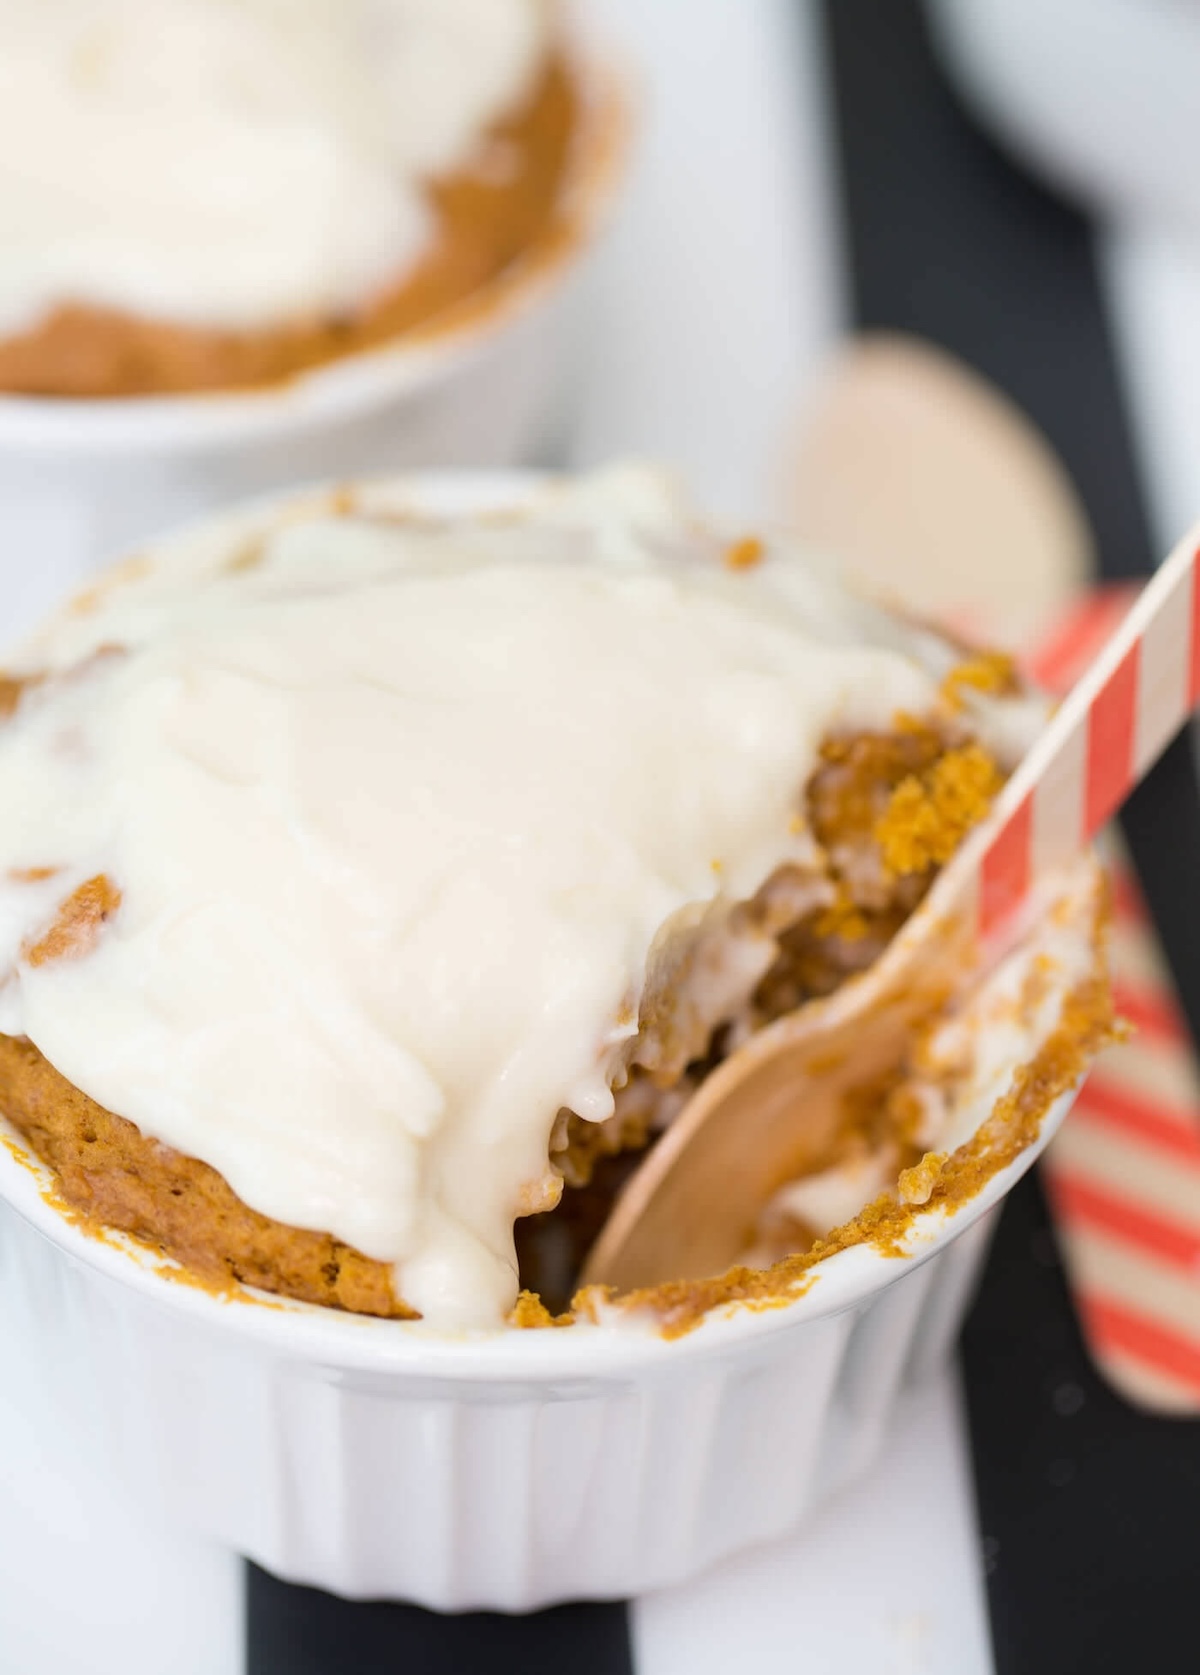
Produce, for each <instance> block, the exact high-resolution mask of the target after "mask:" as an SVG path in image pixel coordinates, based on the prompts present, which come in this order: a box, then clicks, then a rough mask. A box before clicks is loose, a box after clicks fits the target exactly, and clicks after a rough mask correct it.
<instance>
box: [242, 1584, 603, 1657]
mask: <svg viewBox="0 0 1200 1675" xmlns="http://www.w3.org/2000/svg"><path fill="white" fill-rule="evenodd" d="M246 1573H247V1574H246V1637H247V1638H246V1645H247V1661H246V1675H476V1672H477V1671H478V1672H479V1675H632V1672H633V1657H632V1652H631V1650H630V1643H629V1626H628V1616H627V1613H626V1610H625V1607H624V1606H623V1605H559V1606H556V1607H555V1608H554V1609H553V1610H551V1611H539V1612H536V1613H534V1614H532V1615H530V1616H527V1617H508V1616H501V1615H499V1614H493V1613H492V1612H488V1611H473V1612H468V1613H465V1614H463V1615H462V1616H457V1617H449V1616H439V1615H437V1614H436V1613H435V1612H432V1611H423V1610H421V1608H420V1607H419V1606H416V1605H398V1604H394V1603H392V1602H383V1603H378V1604H375V1603H369V1604H362V1603H352V1602H350V1601H348V1600H344V1599H338V1598H337V1597H336V1596H335V1595H333V1594H326V1593H322V1592H320V1590H319V1589H317V1588H298V1587H294V1586H292V1585H290V1584H288V1583H286V1582H280V1581H277V1580H276V1578H275V1577H273V1576H269V1575H268V1574H267V1573H266V1571H264V1570H260V1569H259V1568H258V1566H257V1565H247V1567H246Z"/></svg>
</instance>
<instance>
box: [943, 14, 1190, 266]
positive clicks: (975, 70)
mask: <svg viewBox="0 0 1200 1675" xmlns="http://www.w3.org/2000/svg"><path fill="white" fill-rule="evenodd" d="M926 7H927V10H928V12H929V18H930V23H931V25H932V28H933V31H934V36H935V40H936V42H937V45H938V47H939V50H940V51H941V53H942V56H943V58H944V59H945V62H946V66H947V68H948V69H949V70H950V72H951V74H952V75H953V77H954V79H955V81H956V83H957V85H958V87H959V88H960V90H961V91H962V93H963V95H964V96H965V98H966V99H967V100H968V101H969V102H970V104H971V105H972V106H973V108H974V109H975V110H976V111H977V112H978V114H979V115H980V116H981V117H982V118H983V119H984V120H985V121H986V122H987V123H988V125H989V126H990V127H991V128H993V129H994V130H995V132H996V133H997V135H998V136H999V137H1000V138H1001V139H1002V140H1003V141H1004V143H1005V144H1006V145H1007V146H1009V147H1010V148H1011V150H1013V151H1014V152H1015V153H1016V154H1017V156H1019V157H1021V158H1023V159H1024V160H1026V161H1027V162H1030V163H1032V164H1033V165H1034V166H1035V167H1036V168H1038V169H1040V170H1041V171H1042V172H1044V173H1045V174H1046V175H1047V176H1049V178H1050V179H1051V180H1053V181H1054V182H1055V183H1056V184H1058V185H1061V186H1065V187H1067V188H1068V189H1069V190H1071V191H1074V192H1079V193H1081V194H1083V196H1085V197H1086V198H1087V199H1088V200H1089V201H1091V202H1092V203H1094V204H1096V205H1097V206H1098V207H1099V208H1101V209H1102V210H1105V211H1108V212H1112V211H1114V210H1115V211H1116V212H1118V213H1121V214H1126V215H1133V216H1135V217H1138V218H1141V219H1144V218H1146V217H1150V218H1152V219H1157V220H1161V221H1164V222H1166V224H1167V225H1178V226H1181V227H1182V228H1183V229H1184V230H1185V231H1188V232H1190V234H1191V235H1192V236H1193V237H1194V236H1195V235H1196V233H1197V232H1200V181H1198V179H1197V173H1196V169H1195V167H1194V166H1193V164H1192V162H1191V159H1194V158H1195V157H1196V155H1197V151H1198V149H1200V103H1198V102H1197V99H1196V66H1197V63H1198V62H1200V8H1197V7H1196V5H1195V4H1194V3H1193V0H926Z"/></svg>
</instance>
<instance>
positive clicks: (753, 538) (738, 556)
mask: <svg viewBox="0 0 1200 1675" xmlns="http://www.w3.org/2000/svg"><path fill="white" fill-rule="evenodd" d="M764 552H765V548H764V547H763V544H762V542H761V541H760V540H759V538H758V536H757V535H743V536H742V538H741V540H740V541H732V542H731V543H730V544H729V546H727V547H726V549H725V562H726V564H727V565H728V566H729V568H730V569H731V570H752V569H753V568H754V566H755V565H756V564H761V563H762V559H763V554H764Z"/></svg>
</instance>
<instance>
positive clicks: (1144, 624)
mask: <svg viewBox="0 0 1200 1675" xmlns="http://www.w3.org/2000/svg"><path fill="white" fill-rule="evenodd" d="M1198 564H1200V526H1197V528H1195V529H1193V530H1192V531H1191V532H1190V534H1188V535H1187V536H1186V537H1185V539H1184V540H1183V541H1181V542H1180V544H1179V545H1178V546H1177V547H1176V548H1175V550H1174V552H1173V553H1172V554H1171V556H1170V558H1168V559H1167V561H1166V563H1165V564H1164V565H1163V566H1162V567H1161V568H1160V569H1159V570H1158V571H1157V572H1156V574H1155V575H1154V576H1153V577H1152V578H1151V579H1150V581H1149V582H1147V584H1146V586H1145V587H1144V588H1143V589H1142V592H1141V593H1140V594H1139V596H1138V598H1137V600H1136V602H1135V603H1134V604H1133V606H1132V607H1131V609H1130V611H1129V613H1128V615H1127V616H1126V617H1125V619H1124V621H1123V622H1122V623H1121V625H1120V627H1119V628H1118V629H1117V630H1116V632H1115V633H1114V634H1113V636H1112V638H1111V639H1110V640H1109V641H1108V643H1107V645H1106V646H1105V647H1104V649H1103V651H1102V652H1101V653H1100V655H1099V656H1098V657H1097V658H1096V660H1095V661H1094V662H1093V663H1092V664H1091V665H1090V667H1089V668H1088V669H1087V671H1086V672H1085V673H1084V674H1083V676H1082V677H1081V678H1080V680H1079V681H1078V682H1077V683H1076V685H1075V687H1074V689H1073V690H1072V691H1071V693H1070V695H1069V696H1068V697H1067V698H1066V699H1065V700H1064V702H1063V703H1062V705H1061V706H1060V708H1059V709H1058V711H1057V712H1056V714H1055V715H1054V717H1053V719H1052V720H1051V722H1050V724H1049V726H1048V727H1047V728H1046V730H1045V732H1044V733H1043V734H1042V735H1041V737H1040V738H1039V739H1038V740H1037V742H1036V744H1035V745H1034V747H1033V749H1032V750H1031V751H1030V752H1029V754H1028V756H1027V757H1026V758H1025V760H1024V761H1023V762H1022V763H1021V764H1020V766H1019V767H1018V768H1017V770H1016V772H1015V773H1014V774H1013V776H1012V778H1011V779H1010V780H1009V782H1008V784H1007V785H1006V786H1005V787H1004V790H1003V791H1002V792H1001V794H1000V796H999V797H998V798H997V800H996V806H995V808H994V809H993V810H992V813H991V815H990V816H989V817H988V819H987V820H986V821H985V822H984V823H983V825H982V826H981V827H979V828H978V830H977V831H976V832H974V833H973V834H972V836H971V838H970V839H969V840H968V841H967V843H965V844H964V845H963V847H962V849H961V850H960V851H959V853H958V855H957V856H956V857H955V858H954V860H953V861H951V862H950V864H949V865H948V866H947V867H946V868H945V869H944V871H943V873H942V875H941V878H940V879H939V880H938V885H937V888H936V889H935V891H934V892H933V894H932V895H931V897H930V906H931V907H935V908H936V907H938V906H940V905H948V904H951V903H953V902H957V901H961V900H962V899H963V896H964V894H965V893H966V892H967V891H968V890H973V891H974V895H975V902H976V911H977V914H978V926H979V931H980V933H981V934H982V935H985V936H986V935H987V934H988V933H989V932H990V931H992V930H994V929H995V928H996V927H997V926H998V925H999V924H1001V923H1002V922H1003V921H1004V920H1005V919H1006V918H1007V917H1008V915H1009V914H1010V913H1011V912H1012V911H1013V910H1014V909H1015V908H1016V907H1017V906H1018V905H1019V904H1020V903H1021V901H1022V900H1023V899H1024V898H1025V896H1026V894H1027V893H1028V891H1029V889H1030V887H1031V886H1032V885H1033V883H1034V882H1035V881H1036V879H1037V878H1038V877H1040V876H1041V875H1042V874H1043V873H1045V872H1047V871H1049V870H1050V869H1051V868H1053V867H1055V866H1057V865H1060V864H1062V863H1063V862H1067V861H1070V860H1072V859H1073V858H1074V857H1075V856H1077V855H1079V854H1081V853H1082V851H1083V850H1084V848H1085V847H1086V845H1087V844H1088V843H1089V842H1090V841H1091V839H1092V838H1094V837H1095V835H1096V833H1097V832H1098V831H1099V830H1100V828H1101V826H1103V825H1104V824H1105V822H1106V821H1107V820H1108V819H1109V818H1110V817H1111V816H1112V815H1113V814H1115V813H1116V811H1117V809H1118V808H1119V807H1120V806H1121V804H1122V803H1123V802H1124V800H1125V798H1126V797H1127V796H1128V794H1129V792H1130V791H1131V790H1132V789H1133V787H1134V786H1135V785H1136V784H1137V783H1138V781H1139V780H1140V779H1141V778H1142V777H1143V775H1144V774H1145V773H1146V772H1147V770H1148V769H1149V768H1150V767H1151V766H1152V765H1153V764H1154V762H1155V761H1156V760H1157V758H1158V756H1159V754H1160V752H1161V751H1162V750H1163V749H1164V747H1165V746H1166V745H1167V744H1168V743H1169V742H1170V741H1171V739H1172V738H1173V737H1174V735H1175V734H1176V733H1177V732H1178V730H1179V728H1180V726H1181V725H1182V724H1183V722H1184V721H1185V720H1186V719H1187V717H1188V716H1189V715H1190V714H1191V712H1192V710H1193V709H1195V708H1196V706H1197V703H1198V702H1200V580H1198V578H1197V567H1198ZM935 898H936V899H935Z"/></svg>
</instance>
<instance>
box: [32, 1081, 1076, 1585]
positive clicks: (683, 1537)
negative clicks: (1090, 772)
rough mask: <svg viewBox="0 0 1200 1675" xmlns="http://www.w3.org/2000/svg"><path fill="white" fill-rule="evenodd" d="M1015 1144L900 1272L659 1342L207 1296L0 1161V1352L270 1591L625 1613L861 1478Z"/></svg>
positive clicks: (951, 1308)
mask: <svg viewBox="0 0 1200 1675" xmlns="http://www.w3.org/2000/svg"><path fill="white" fill-rule="evenodd" d="M1069 1104H1070V1099H1069V1098H1064V1099H1061V1100H1060V1101H1059V1102H1058V1103H1057V1104H1056V1105H1055V1106H1054V1108H1053V1109H1052V1110H1051V1111H1050V1112H1049V1113H1048V1114H1047V1116H1046V1118H1045V1120H1044V1122H1043V1124H1042V1141H1044V1140H1046V1139H1048V1138H1049V1136H1050V1134H1051V1133H1052V1132H1053V1131H1054V1130H1055V1129H1056V1128H1057V1126H1058V1124H1059V1122H1060V1121H1061V1120H1062V1117H1063V1116H1064V1115H1065V1113H1066V1110H1067V1108H1068V1106H1069ZM10 1132H11V1131H10ZM1039 1148H1040V1143H1039V1146H1035V1147H1031V1148H1030V1149H1029V1150H1028V1151H1027V1152H1025V1153H1023V1154H1022V1155H1021V1156H1020V1157H1019V1158H1017V1159H1016V1160H1015V1162H1013V1163H1012V1164H1011V1165H1010V1166H1009V1167H1008V1168H1006V1169H1004V1170H1003V1171H1001V1172H1000V1173H998V1174H997V1175H995V1176H994V1177H993V1178H992V1179H991V1180H990V1181H988V1182H987V1184H986V1185H985V1186H984V1187H983V1188H982V1190H981V1191H980V1192H979V1194H978V1195H977V1196H976V1197H975V1198H973V1199H972V1200H970V1201H969V1202H968V1203H966V1204H964V1205H963V1206H962V1207H961V1208H960V1209H958V1210H957V1211H956V1212H955V1213H954V1214H953V1215H950V1216H941V1215H937V1214H931V1215H929V1216H927V1217H920V1218H918V1220H917V1223H916V1227H915V1229H914V1232H913V1234H912V1236H911V1237H910V1238H909V1240H908V1242H907V1253H906V1254H905V1255H904V1256H903V1257H896V1256H884V1255H882V1254H880V1252H879V1251H877V1250H875V1249H874V1248H872V1247H868V1246H856V1247H854V1248H852V1249H849V1250H846V1251H842V1252H841V1253H839V1254H838V1255H836V1256H834V1257H831V1258H829V1259H828V1260H827V1261H826V1262H824V1263H822V1264H821V1265H820V1267H819V1268H818V1269H817V1270H815V1273H816V1275H817V1277H816V1279H815V1281H814V1283H813V1285H812V1287H811V1289H810V1290H809V1291H808V1292H807V1293H806V1294H805V1295H804V1296H802V1297H799V1298H797V1299H796V1300H795V1301H794V1302H792V1303H790V1304H789V1305H787V1306H786V1307H784V1308H778V1309H773V1310H769V1311H767V1312H763V1313H752V1312H749V1311H748V1310H746V1309H735V1310H733V1311H731V1312H728V1313H726V1314H723V1315H717V1316H713V1317H711V1318H709V1319H706V1320H705V1321H704V1322H703V1324H701V1325H700V1326H698V1327H697V1328H696V1330H695V1331H693V1332H692V1333H690V1334H689V1335H688V1336H686V1337H683V1338H679V1339H676V1340H673V1341H665V1340H663V1339H662V1338H660V1337H659V1336H657V1335H656V1334H655V1333H653V1332H652V1331H651V1330H649V1329H647V1328H645V1327H641V1328H639V1327H638V1326H636V1325H635V1324H634V1323H632V1322H630V1321H623V1322H620V1323H616V1324H611V1325H603V1326H594V1325H582V1324H581V1325H577V1326H573V1327H570V1328H568V1329H566V1330H541V1331H525V1332H517V1331H506V1332H499V1333H496V1334H492V1335H490V1336H487V1335H484V1336H477V1337H472V1338H459V1339H455V1338H451V1337H446V1336H439V1335H437V1334H436V1333H433V1332H431V1331H429V1330H426V1329H424V1328H423V1327H421V1326H420V1325H419V1324H413V1323H403V1322H394V1321H379V1320H369V1319H365V1318H362V1317H357V1316H352V1315H343V1314H337V1313H335V1312H333V1311H331V1310H321V1309H317V1308H312V1307H309V1306H306V1305H302V1304H286V1305H281V1304H278V1303H270V1304H267V1303H259V1302H255V1301H242V1302H238V1301H222V1300H220V1299H219V1298H216V1297H214V1296H212V1295H210V1294H209V1293H207V1292H205V1291H203V1290H200V1289H198V1288H196V1287H193V1286H191V1285H189V1284H186V1283H183V1282H179V1281H172V1280H170V1279H169V1278H165V1277H164V1276H163V1273H162V1272H161V1271H158V1268H157V1265H156V1264H155V1262H154V1261H153V1259H152V1258H149V1257H147V1256H145V1255H144V1254H142V1253H140V1252H136V1251H133V1250H132V1249H131V1248H129V1247H125V1246H123V1245H122V1243H121V1242H120V1241H119V1240H114V1241H113V1242H112V1243H111V1244H110V1243H105V1242H101V1241H100V1240H98V1239H96V1238H95V1237H94V1236H93V1235H91V1234H89V1233H87V1232H84V1231H82V1230H80V1229H79V1228H77V1227H75V1226H72V1225H71V1224H70V1223H69V1222H68V1221H67V1220H65V1219H64V1218H63V1216H62V1215H61V1214H60V1212H59V1211H58V1210H57V1209H56V1208H55V1207H54V1206H53V1204H52V1203H50V1202H48V1201H47V1200H46V1198H45V1197H44V1196H43V1191H44V1188H45V1187H46V1185H47V1184H48V1182H47V1180H46V1177H45V1176H44V1174H43V1173H42V1171H41V1170H40V1169H39V1168H38V1167H36V1166H33V1167H31V1166H30V1165H29V1164H28V1163H27V1162H21V1161H18V1160H17V1159H16V1158H15V1157H14V1156H13V1155H11V1153H10V1152H9V1151H8V1150H6V1149H4V1148H0V1197H2V1199H3V1200H4V1202H3V1203H0V1286H2V1287H3V1290H4V1294H5V1296H4V1302H3V1313H4V1316H5V1335H6V1347H7V1351H8V1352H9V1353H13V1352H15V1353H18V1354H20V1355H22V1356H25V1357H29V1356H37V1357H40V1358H41V1359H42V1361H43V1362H44V1367H43V1381H44V1384H45V1387H46V1389H47V1391H48V1393H49V1399H50V1400H52V1401H53V1403H54V1404H55V1406H56V1408H57V1410H58V1414H59V1417H60V1422H61V1423H64V1424H69V1425H72V1426H74V1427H77V1428H78V1427H85V1428H86V1432H87V1435H88V1438H89V1440H90V1441H91V1442H92V1444H93V1446H94V1447H95V1449H96V1450H97V1451H98V1455H99V1457H100V1458H103V1459H106V1460H111V1461H112V1463H113V1465H114V1467H115V1469H116V1470H117V1471H118V1472H119V1473H120V1475H121V1478H122V1480H123V1481H124V1482H125V1483H127V1484H128V1485H129V1486H130V1488H131V1489H132V1490H133V1491H134V1492H135V1493H138V1494H140V1495H141V1496H143V1497H144V1498H145V1499H146V1500H147V1501H148V1502H149V1503H151V1504H154V1505H155V1506H156V1507H158V1508H161V1509H165V1510H166V1512H167V1514H168V1515H169V1516H171V1517H173V1518H176V1519H179V1520H181V1521H182V1522H184V1523H185V1524H187V1525H188V1526H191V1527H193V1528H195V1529H198V1530H201V1531H204V1532H207V1533H208V1534H210V1535H212V1536H215V1537H216V1538H218V1539H219V1540H221V1541H223V1542H225V1543H227V1544H228V1545H229V1546H230V1547H232V1548H234V1549H236V1550H237V1551H239V1552H241V1553H244V1554H247V1555H248V1556H249V1557H251V1558H253V1559H256V1560H257V1561H258V1562H259V1563H260V1564H263V1565H265V1566H266V1567H267V1568H268V1569H269V1570H272V1571H275V1572H276V1573H277V1574H279V1575H280V1576H283V1577H286V1578H287V1579H289V1580H291V1581H295V1582H307V1583H313V1584H316V1585H318V1586H320V1587H323V1588H330V1589H333V1590H335V1591H337V1592H339V1593H343V1594H347V1595H350V1596H353V1597H359V1598H370V1597H383V1596H387V1597H398V1598H403V1599H409V1600H415V1601H417V1602H419V1603H421V1604H423V1605H427V1606H433V1607H436V1608H438V1609H443V1610H460V1609H466V1608H472V1607H490V1608H495V1609H501V1610H511V1611H517V1610H526V1609H529V1608H532V1607H535V1606H541V1605H546V1604H549V1603H552V1602H554V1601H556V1600H564V1599H579V1598H604V1597H621V1596H628V1595H632V1594H637V1593H641V1592H643V1591H645V1590H647V1589H651V1588H657V1587H661V1586H663V1585H664V1584H667V1583H671V1582H678V1581H681V1580H682V1579H684V1578H686V1577H688V1576H691V1575H693V1574H695V1573H696V1572H698V1571H700V1570H702V1569H704V1568H705V1567H706V1566H708V1565H710V1564H712V1563H713V1562H715V1561H716V1560H718V1559H720V1558H722V1557H724V1556H726V1555H727V1554H730V1553H734V1552H736V1551H737V1550H738V1549H740V1548H743V1547H747V1546H749V1545H751V1544H753V1543H755V1542H759V1541H764V1540H767V1539H769V1538H771V1537H775V1536H780V1535H783V1534H784V1533H786V1532H787V1531H789V1530H791V1529H793V1528H794V1527H795V1526H796V1525H798V1524H799V1523H800V1522H801V1521H802V1520H803V1519H804V1518H806V1517H807V1516H808V1515H810V1514H811V1512H812V1510H813V1509H814V1508H815V1507H817V1506H818V1505H819V1503H820V1502H821V1501H822V1499H823V1498H824V1497H825V1496H827V1495H828V1494H829V1493H830V1492H831V1491H832V1490H833V1489H835V1488H837V1487H839V1486H840V1485H842V1484H843V1483H845V1482H847V1481H848V1480H849V1479H850V1478H852V1477H853V1476H855V1475H856V1474H857V1473H859V1472H861V1471H862V1470H864V1469H865V1468H866V1467H867V1466H869V1464H870V1463H871V1461H872V1459H873V1458H874V1457H875V1455H876V1454H877V1452H878V1450H879V1449H880V1447H881V1445H882V1444H883V1442H884V1439H885V1434H886V1428H887V1423H888V1419H889V1415H890V1414H891V1411H892V1409H893V1406H894V1404H895V1401H896V1397H897V1394H898V1392H899V1391H900V1390H901V1389H902V1388H903V1387H904V1386H905V1385H906V1384H908V1383H910V1382H912V1381H913V1380H916V1379H919V1378H920V1377H922V1376H923V1375H924V1374H926V1373H927V1372H929V1371H930V1370H932V1369H933V1368H936V1367H938V1366H940V1365H941V1364H942V1363H943V1362H944V1360H945V1358H946V1356H947V1354H948V1352H949V1349H950V1346H951V1345H952V1343H953V1341H954V1338H955V1335H956V1333H957V1331H958V1328H959V1325H960V1322H961V1318H962V1315H963V1312H964V1310H965V1307H966V1304H967V1300H968V1298H969V1296H970V1293H971V1289H972V1286H973V1283H974V1280H975V1277H976V1273H977V1270H978V1266H979V1263H980V1260H981V1258H982V1254H983V1252H984V1249H985V1248H986V1243H987V1237H988V1224H989V1221H990V1214H989V1212H990V1211H991V1210H992V1208H993V1206H994V1205H996V1204H997V1202H998V1201H999V1199H1000V1198H1001V1197H1002V1196H1003V1194H1004V1193H1005V1192H1006V1191H1007V1190H1008V1189H1009V1187H1011V1186H1012V1185H1013V1183H1014V1182H1015V1181H1016V1180H1017V1178H1018V1177H1019V1176H1020V1175H1021V1174H1022V1173H1023V1172H1024V1171H1025V1169H1027V1168H1028V1166H1029V1164H1030V1162H1031V1161H1032V1159H1033V1155H1034V1153H1035V1152H1036V1151H1037V1150H1038V1149H1039Z"/></svg>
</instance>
